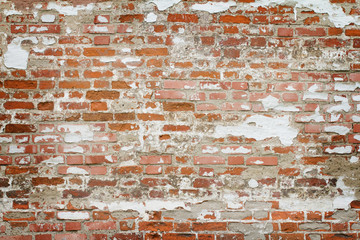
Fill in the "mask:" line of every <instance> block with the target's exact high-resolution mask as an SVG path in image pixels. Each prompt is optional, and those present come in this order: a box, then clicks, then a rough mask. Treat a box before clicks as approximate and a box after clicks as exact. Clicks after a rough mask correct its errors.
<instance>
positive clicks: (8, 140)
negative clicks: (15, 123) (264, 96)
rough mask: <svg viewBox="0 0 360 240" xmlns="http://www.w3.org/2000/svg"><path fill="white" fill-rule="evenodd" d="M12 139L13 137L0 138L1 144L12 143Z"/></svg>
mask: <svg viewBox="0 0 360 240" xmlns="http://www.w3.org/2000/svg"><path fill="white" fill-rule="evenodd" d="M11 142H12V138H11V137H0V143H11Z"/></svg>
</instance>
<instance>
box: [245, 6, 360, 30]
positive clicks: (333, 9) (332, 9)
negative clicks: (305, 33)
mask: <svg viewBox="0 0 360 240" xmlns="http://www.w3.org/2000/svg"><path fill="white" fill-rule="evenodd" d="M251 5H252V6H253V7H259V6H273V5H287V6H289V5H293V6H294V11H295V19H296V11H297V10H296V9H297V8H308V9H311V10H313V11H314V12H316V13H321V14H323V13H325V14H328V18H329V20H330V21H331V22H332V23H333V24H334V25H335V26H336V27H340V28H343V27H345V26H347V25H349V24H351V23H355V24H357V25H360V20H359V18H358V17H356V16H349V15H346V13H344V11H343V9H342V7H341V6H340V5H337V4H331V3H330V1H328V0H318V1H313V0H258V1H256V2H254V3H251Z"/></svg>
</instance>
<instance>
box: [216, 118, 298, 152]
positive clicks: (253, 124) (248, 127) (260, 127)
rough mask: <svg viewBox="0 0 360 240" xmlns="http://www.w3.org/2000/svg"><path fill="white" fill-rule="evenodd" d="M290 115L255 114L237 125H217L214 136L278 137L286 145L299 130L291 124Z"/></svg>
mask: <svg viewBox="0 0 360 240" xmlns="http://www.w3.org/2000/svg"><path fill="white" fill-rule="evenodd" d="M289 124H290V117H289V116H280V117H267V116H263V115H253V116H251V117H249V118H247V119H246V120H245V122H244V123H243V124H240V125H237V126H216V128H215V132H214V137H216V138H221V137H226V136H227V135H233V136H245V137H247V138H254V139H256V140H264V139H267V138H273V137H278V138H279V140H280V142H281V143H282V144H284V145H286V146H289V145H291V144H292V143H293V139H294V138H295V137H296V136H297V135H298V132H299V131H298V130H297V129H295V128H292V127H290V126H289Z"/></svg>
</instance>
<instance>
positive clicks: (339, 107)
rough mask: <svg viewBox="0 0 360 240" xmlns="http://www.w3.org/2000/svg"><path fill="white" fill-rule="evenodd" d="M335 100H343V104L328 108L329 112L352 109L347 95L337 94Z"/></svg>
mask: <svg viewBox="0 0 360 240" xmlns="http://www.w3.org/2000/svg"><path fill="white" fill-rule="evenodd" d="M334 100H335V102H341V104H340V105H335V106H332V107H330V108H329V109H328V110H327V112H328V113H332V112H341V111H344V112H348V111H349V110H350V109H351V106H350V104H349V100H348V99H347V98H346V97H342V96H335V97H334Z"/></svg>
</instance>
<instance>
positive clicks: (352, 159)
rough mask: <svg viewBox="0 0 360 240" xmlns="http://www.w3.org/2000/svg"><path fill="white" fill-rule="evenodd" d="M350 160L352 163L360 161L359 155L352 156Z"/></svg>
mask: <svg viewBox="0 0 360 240" xmlns="http://www.w3.org/2000/svg"><path fill="white" fill-rule="evenodd" d="M350 162H351V163H357V162H359V157H356V156H351V158H350Z"/></svg>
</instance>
